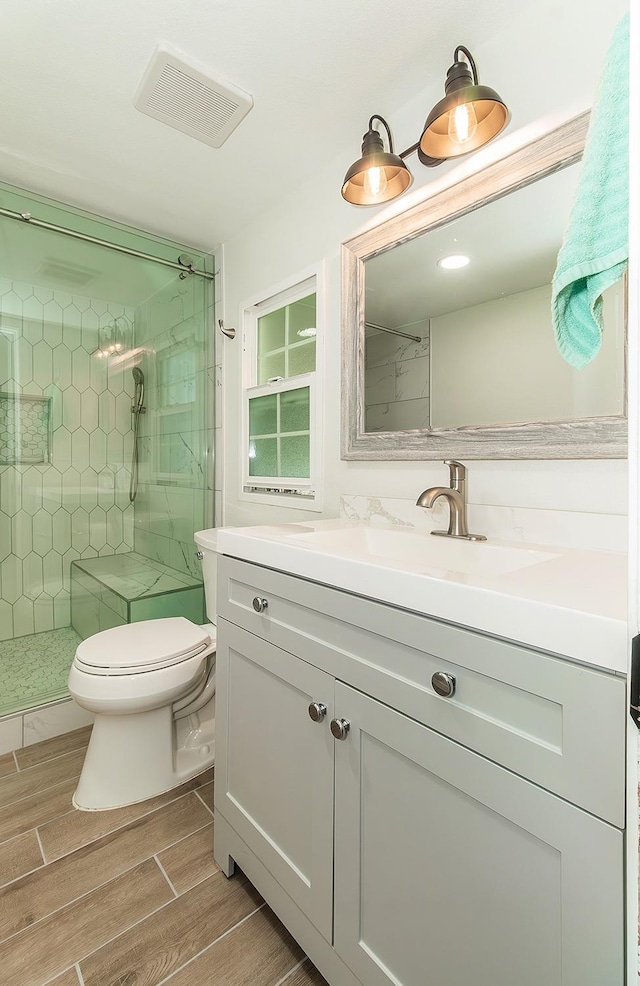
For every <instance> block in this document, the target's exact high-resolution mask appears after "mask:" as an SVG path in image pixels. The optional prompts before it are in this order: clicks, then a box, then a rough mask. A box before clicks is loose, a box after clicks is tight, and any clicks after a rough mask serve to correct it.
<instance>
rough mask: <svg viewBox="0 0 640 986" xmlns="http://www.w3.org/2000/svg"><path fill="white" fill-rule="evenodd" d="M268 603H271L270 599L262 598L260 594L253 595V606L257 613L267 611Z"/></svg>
mask: <svg viewBox="0 0 640 986" xmlns="http://www.w3.org/2000/svg"><path fill="white" fill-rule="evenodd" d="M268 605H269V600H268V599H261V597H260V596H254V597H253V608H254V609H255V611H256V613H265V612H266V610H267V606H268Z"/></svg>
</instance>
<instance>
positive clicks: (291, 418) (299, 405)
mask: <svg viewBox="0 0 640 986" xmlns="http://www.w3.org/2000/svg"><path fill="white" fill-rule="evenodd" d="M279 397H280V431H281V432H288V431H309V388H308V387H301V388H300V389H299V390H287V391H285V392H284V393H282V394H280V395H279Z"/></svg>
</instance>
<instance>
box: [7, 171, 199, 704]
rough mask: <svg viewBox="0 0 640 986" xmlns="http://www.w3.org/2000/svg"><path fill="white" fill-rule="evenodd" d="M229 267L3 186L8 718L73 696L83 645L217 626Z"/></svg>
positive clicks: (181, 248)
mask: <svg viewBox="0 0 640 986" xmlns="http://www.w3.org/2000/svg"><path fill="white" fill-rule="evenodd" d="M16 217H18V218H16ZM20 217H22V218H20ZM61 230H64V231H65V232H63V231H61ZM69 233H75V234H76V236H73V235H69ZM78 234H79V235H78ZM96 240H98V241H106V245H105V244H103V243H101V242H95V241H96ZM116 248H119V249H116ZM213 272H214V267H213V257H210V256H202V255H198V254H197V253H196V252H193V251H191V252H190V253H189V255H188V256H187V254H186V250H185V247H184V246H182V245H178V244H173V243H169V242H167V241H166V240H161V239H158V238H155V237H152V236H150V235H148V234H142V233H139V232H137V231H134V230H131V229H129V228H127V227H124V226H121V225H119V224H116V223H112V222H109V221H107V220H102V219H99V218H97V217H94V216H89V215H87V214H85V213H82V212H80V211H79V210H76V209H72V208H69V207H66V206H62V205H60V204H57V203H53V202H51V201H49V200H47V199H44V198H41V197H38V196H34V195H32V194H31V193H25V192H23V191H21V190H19V189H15V188H11V187H9V186H6V185H1V184H0V717H2V716H6V715H10V714H15V713H18V712H21V711H22V710H24V709H27V708H30V707H34V706H39V705H41V704H43V703H46V702H51V701H54V700H57V699H60V698H62V697H64V696H65V695H66V676H67V673H68V669H69V666H70V663H71V660H72V658H73V653H74V650H75V647H76V646H77V643H78V641H79V639H80V637H84V636H88V635H89V634H90V633H95V632H97V631H98V630H101V629H106V628H107V627H109V626H115V625H117V624H118V623H122V622H127V621H132V620H140V619H150V618H154V617H156V616H160V615H171V614H176V615H178V614H184V615H187V616H188V617H189V618H191V619H194V620H199V621H202V619H203V615H204V611H203V591H202V582H201V572H200V565H199V562H198V561H197V559H196V557H195V549H194V545H193V532H194V531H195V530H196V529H198V528H201V527H204V526H210V525H211V524H212V518H213V434H214V432H213V425H214V422H213V403H214V402H213V393H212V386H211V379H212V376H213V366H214V353H213V334H212V328H211V327H212V324H213V303H214V297H213V284H214V273H213Z"/></svg>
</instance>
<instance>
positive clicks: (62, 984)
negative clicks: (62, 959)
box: [47, 966, 80, 986]
mask: <svg viewBox="0 0 640 986" xmlns="http://www.w3.org/2000/svg"><path fill="white" fill-rule="evenodd" d="M47 986H80V980H79V979H78V973H77V972H76V970H75V966H74V968H73V969H67V971H66V972H63V973H62V975H61V976H56V978H55V979H52V980H51V982H49V983H47Z"/></svg>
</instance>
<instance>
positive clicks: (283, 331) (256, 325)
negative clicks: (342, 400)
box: [243, 276, 321, 509]
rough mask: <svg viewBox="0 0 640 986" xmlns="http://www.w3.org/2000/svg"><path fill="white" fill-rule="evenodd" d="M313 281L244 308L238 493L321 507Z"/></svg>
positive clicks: (314, 292)
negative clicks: (241, 452)
mask: <svg viewBox="0 0 640 986" xmlns="http://www.w3.org/2000/svg"><path fill="white" fill-rule="evenodd" d="M316 280H317V278H316V277H315V276H314V277H312V278H307V279H305V280H304V281H302V282H299V283H298V284H296V285H295V287H292V288H289V289H286V290H284V291H281V292H279V293H278V294H276V295H273V296H272V297H270V298H269V299H268V300H266V301H262V302H259V303H258V304H255V305H251V306H249V307H247V308H245V311H244V315H245V318H244V323H245V340H244V343H245V372H244V379H245V387H244V391H243V418H244V469H243V493H244V494H245V495H246V496H248V498H250V499H260V501H262V502H265V501H268V502H276V503H279V504H281V503H282V502H283V500H284V499H285V498H286V499H287V501H288V503H290V504H291V505H298V506H302V507H306V508H307V509H319V506H318V495H317V490H318V461H319V446H320V442H319V437H320V432H321V426H320V422H319V415H318V367H317V352H318V346H319V335H318V333H319V329H318V323H319V318H318V292H317V288H316Z"/></svg>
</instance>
